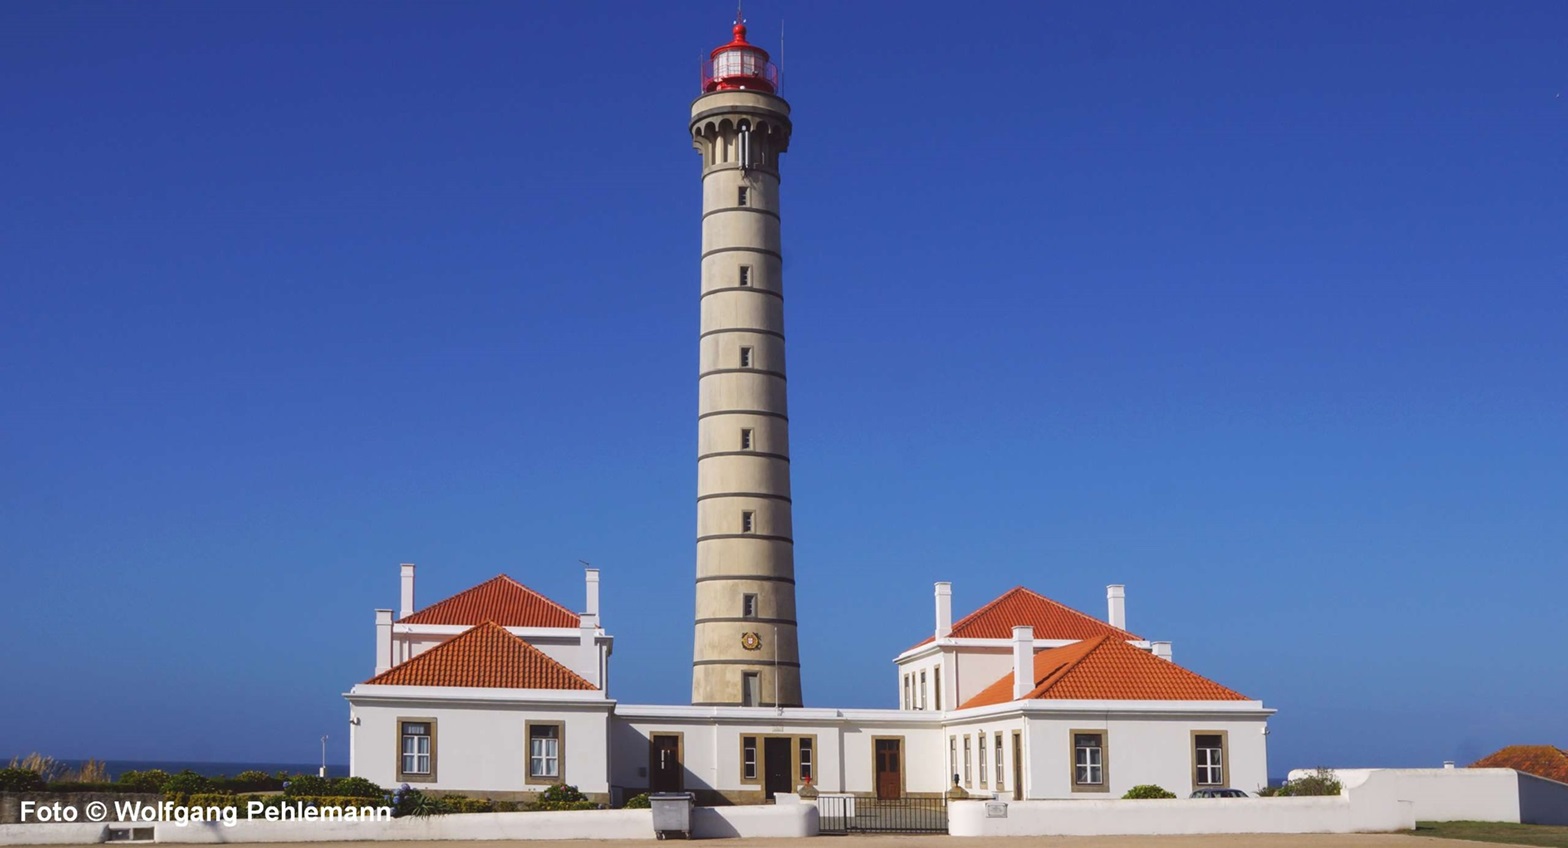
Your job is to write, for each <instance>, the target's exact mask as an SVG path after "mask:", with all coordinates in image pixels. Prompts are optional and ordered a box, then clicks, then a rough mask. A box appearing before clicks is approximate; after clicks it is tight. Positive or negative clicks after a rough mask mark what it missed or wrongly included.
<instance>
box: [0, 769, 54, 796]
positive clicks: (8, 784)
mask: <svg viewBox="0 0 1568 848" xmlns="http://www.w3.org/2000/svg"><path fill="white" fill-rule="evenodd" d="M43 789H44V776H43V775H41V774H39V773H38V772H36V771H33V770H32V769H27V768H3V769H0V792H42V791H43Z"/></svg>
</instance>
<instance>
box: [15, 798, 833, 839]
mask: <svg viewBox="0 0 1568 848" xmlns="http://www.w3.org/2000/svg"><path fill="white" fill-rule="evenodd" d="M109 827H153V828H155V829H156V831H155V833H156V841H157V842H163V843H187V844H190V843H195V844H213V843H225V842H236V843H244V842H351V841H361V840H376V841H413V840H476V841H477V840H501V839H504V840H535V839H653V838H654V832H653V813H652V811H650V810H581V811H571V812H548V813H545V812H540V813H458V814H452V815H445V816H431V817H430V818H401V819H392V820H391V821H382V822H325V821H311V822H298V821H295V822H268V821H240V822H238V823H236V824H235V825H234V826H233V827H224V826H223V825H222V824H213V823H203V824H190V825H186V826H185V827H177V826H176V825H175V824H174V823H172V822H157V823H151V824H149V823H146V822H136V823H125V824H123V825H122V824H118V823H103V824H88V823H82V824H5V825H0V845H91V844H94V843H98V842H103V841H105V838H106V830H107V828H109ZM692 831H693V832H692V836H693V837H694V838H717V837H727V836H728V837H735V836H739V837H771V838H788V837H797V836H816V835H817V808H816V806H815V805H812V804H781V805H778V806H770V807H698V808H696V809H694V810H692Z"/></svg>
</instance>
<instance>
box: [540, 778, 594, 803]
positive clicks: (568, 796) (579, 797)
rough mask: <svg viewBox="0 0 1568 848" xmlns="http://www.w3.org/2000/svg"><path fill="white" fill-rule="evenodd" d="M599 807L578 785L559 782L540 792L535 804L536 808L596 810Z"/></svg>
mask: <svg viewBox="0 0 1568 848" xmlns="http://www.w3.org/2000/svg"><path fill="white" fill-rule="evenodd" d="M598 807H599V805H598V804H595V803H594V802H592V801H590V800H588V796H586V795H584V794H583V793H581V792H579V791H578V790H577V787H575V786H572V785H570V784H566V783H557V784H555V785H554V786H551V787H549V788H548V789H546V790H544V791H543V792H540V793H539V800H537V801H535V802H534V806H533V808H534V809H535V810H595V809H598Z"/></svg>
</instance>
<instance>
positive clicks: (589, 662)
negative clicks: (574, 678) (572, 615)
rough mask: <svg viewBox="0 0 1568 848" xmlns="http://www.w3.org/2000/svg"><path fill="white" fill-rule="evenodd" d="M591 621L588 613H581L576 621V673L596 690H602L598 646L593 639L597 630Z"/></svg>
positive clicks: (591, 618) (596, 641)
mask: <svg viewBox="0 0 1568 848" xmlns="http://www.w3.org/2000/svg"><path fill="white" fill-rule="evenodd" d="M593 619H594V617H593V616H591V615H589V614H588V613H583V614H582V615H580V616H578V619H577V639H578V649H577V650H578V656H579V657H580V658H581V659H580V660H579V662H578V663H577V668H576V671H577V672H578V673H579V674H581V675H582V676H583V679H584V680H587V681H588V682H589V683H592V684H593V685H594V686H595V687H596V688H603V687H602V685H601V684H600V682H599V644H598V640H597V639H595V638H594V637H595V636H596V635H597V634H598V628H597V626H596V623H595V622H594V620H593Z"/></svg>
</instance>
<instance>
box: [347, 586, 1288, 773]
mask: <svg viewBox="0 0 1568 848" xmlns="http://www.w3.org/2000/svg"><path fill="white" fill-rule="evenodd" d="M401 577H402V586H403V603H402V607H403V609H402V615H401V616H400V617H399V618H398V619H397V620H396V621H394V620H393V619H392V615H391V611H390V610H377V611H376V660H375V670H376V673H375V675H374V676H372V677H371V678H369V679H368V680H366V681H365V682H363V683H360V684H358V685H356V686H354V687H353V688H352V689H351V690H350V691H349V692H348V693H347V695H346V697H347V699H348V701H349V705H350V709H351V718H350V725H351V732H350V737H351V745H350V768H351V771H352V773H353V774H356V775H359V776H362V777H366V778H368V779H370V780H372V781H375V782H377V783H380V784H382V785H395V784H402V783H407V784H409V785H410V786H415V787H419V788H422V789H428V790H435V791H442V792H461V793H465V794H471V795H482V796H490V797H508V798H518V797H527V796H528V795H529V794H530V793H533V792H537V791H539V790H541V789H543V788H544V787H546V786H548V785H550V784H555V783H569V784H572V785H575V786H577V787H578V788H579V789H581V790H582V791H584V792H586V793H588V794H590V795H591V796H594V797H596V798H598V799H601V800H604V801H613V800H618V799H619V798H623V797H627V796H629V795H631V794H635V793H637V792H642V791H649V790H652V791H664V790H678V789H685V790H690V791H694V792H696V793H697V794H698V797H699V800H700V801H702V802H706V803H761V802H764V801H765V800H767V799H769V798H771V797H772V796H773V795H774V794H775V793H777V792H790V791H794V790H795V789H797V788H799V787H800V786H801V785H802V784H804V783H806V782H808V781H809V782H810V783H812V784H813V785H814V786H816V788H817V789H819V790H820V791H823V792H851V793H861V794H867V795H876V796H878V797H884V798H887V797H900V796H904V795H910V794H937V793H941V792H944V791H946V790H948V789H950V788H951V787H952V786H953V783H954V781H955V776H956V781H957V784H958V785H959V786H960V787H962V788H963V789H964V790H966V791H967V792H968V793H970V794H972V795H987V794H996V795H998V796H1001V797H1006V798H1014V799H1040V798H1071V797H1120V796H1121V794H1122V793H1124V792H1125V791H1126V790H1127V789H1128V788H1130V787H1132V786H1136V785H1138V784H1143V783H1155V784H1159V785H1160V786H1163V787H1165V788H1166V789H1169V790H1171V791H1172V792H1175V793H1177V794H1178V795H1186V794H1187V793H1189V792H1191V791H1192V790H1193V789H1195V788H1197V787H1199V786H1235V787H1239V788H1243V789H1248V790H1255V789H1257V788H1259V787H1261V786H1264V785H1266V783H1267V780H1268V778H1267V775H1268V756H1267V747H1266V742H1267V736H1266V728H1267V721H1268V717H1269V716H1270V715H1271V714H1272V713H1273V710H1270V709H1265V708H1264V706H1263V704H1262V703H1261V702H1260V701H1256V700H1252V699H1249V698H1247V697H1245V696H1243V695H1241V694H1239V693H1237V692H1235V691H1233V690H1230V689H1227V688H1225V687H1224V686H1221V685H1219V684H1218V683H1215V682H1213V681H1211V680H1208V679H1207V678H1204V677H1202V676H1200V675H1198V674H1196V673H1194V672H1192V671H1189V670H1187V669H1185V668H1182V667H1181V666H1179V665H1177V664H1175V663H1174V662H1173V661H1172V660H1171V659H1170V658H1169V657H1170V647H1169V644H1168V643H1160V642H1149V641H1146V640H1144V639H1142V638H1141V637H1139V636H1136V635H1134V634H1133V633H1130V632H1128V631H1127V630H1125V629H1124V628H1122V627H1117V626H1114V625H1113V624H1112V623H1111V622H1120V623H1122V624H1125V606H1124V604H1125V598H1124V595H1123V591H1122V587H1120V586H1112V587H1110V589H1109V592H1108V596H1109V597H1108V601H1109V614H1108V616H1107V618H1108V621H1100V620H1097V619H1095V618H1093V617H1091V616H1088V615H1085V614H1084V613H1081V612H1078V611H1076V610H1073V609H1070V608H1068V607H1066V606H1063V605H1062V604H1059V603H1056V602H1055V601H1052V600H1050V599H1048V598H1045V597H1043V596H1041V595H1038V594H1036V593H1034V592H1031V591H1029V590H1027V589H1024V588H1017V589H1013V590H1011V591H1009V592H1007V593H1006V594H1004V595H1002V596H1001V597H999V598H997V599H995V600H993V601H992V602H990V603H988V604H986V605H984V606H982V607H981V608H979V609H977V610H975V611H974V612H973V613H971V614H969V615H967V616H965V617H963V618H962V619H960V620H958V621H956V622H954V621H953V620H952V614H951V597H952V595H951V588H950V586H949V584H946V583H938V584H937V587H936V609H937V613H936V621H935V628H934V631H933V633H932V636H931V637H930V638H928V639H926V640H924V641H922V642H921V643H919V644H918V645H915V646H914V647H912V648H910V649H909V650H907V651H905V652H904V653H903V654H901V655H899V656H898V657H897V658H896V659H895V660H894V662H895V665H896V667H897V669H898V676H897V678H896V685H897V686H898V690H897V691H898V703H899V705H900V708H899V709H886V710H840V709H832V708H811V707H806V708H800V707H785V708H778V707H728V706H687V705H680V706H632V705H626V704H619V703H617V702H616V701H614V700H612V699H611V698H610V697H609V694H608V690H607V686H606V681H607V680H608V679H609V678H608V672H609V658H610V649H611V645H612V644H613V642H612V639H611V637H610V636H609V635H608V634H607V633H606V632H605V630H604V628H603V626H602V624H601V622H600V620H599V605H598V596H599V574H598V571H597V570H595V569H589V570H588V571H587V581H586V591H585V599H584V603H583V608H584V612H582V613H580V614H579V613H573V612H571V611H570V610H568V609H567V608H566V607H564V606H562V605H561V604H558V603H556V602H554V601H551V600H549V599H548V598H545V597H544V596H542V595H540V594H538V593H537V592H534V591H532V590H530V589H528V588H527V587H525V586H523V585H522V584H520V583H518V582H516V581H514V580H512V579H511V578H509V577H505V576H500V577H496V578H494V579H491V580H489V581H486V582H484V583H481V584H479V585H478V586H475V587H474V588H472V589H469V590H467V591H464V592H461V593H458V594H457V595H454V596H452V597H450V598H447V599H446V600H443V601H441V602H439V603H436V604H433V605H431V606H428V607H426V608H424V609H420V610H418V611H415V610H414V608H413V607H414V604H413V583H414V568H413V566H412V565H404V566H403V568H402V575H401Z"/></svg>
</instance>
